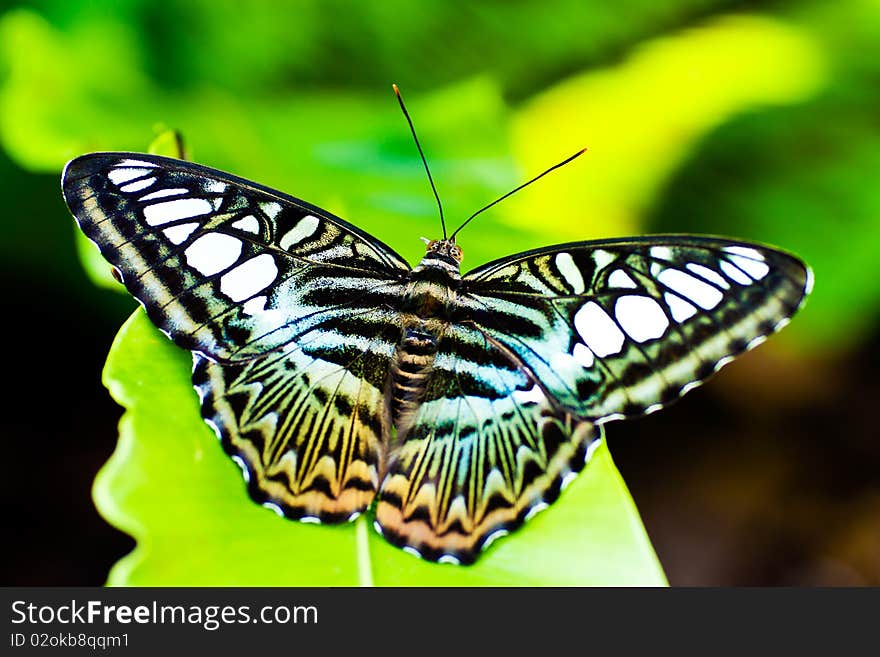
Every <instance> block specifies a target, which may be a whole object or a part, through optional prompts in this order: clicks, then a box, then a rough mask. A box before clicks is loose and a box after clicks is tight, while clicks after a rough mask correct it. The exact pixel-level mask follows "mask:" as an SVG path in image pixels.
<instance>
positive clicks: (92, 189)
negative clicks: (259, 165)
mask: <svg viewBox="0 0 880 657" xmlns="http://www.w3.org/2000/svg"><path fill="white" fill-rule="evenodd" d="M63 191H64V196H65V199H66V200H67V203H68V205H69V206H70V208H71V210H72V211H73V214H74V216H75V217H76V218H77V221H78V222H79V225H80V228H81V229H82V230H83V232H84V233H85V234H86V235H87V236H88V237H89V238H90V239H91V240H92V241H94V242H95V243H96V244H97V245H98V248H99V249H100V250H101V253H102V254H103V256H104V257H105V258H106V259H107V260H108V261H109V262H110V263H111V264H112V265H113V266H114V267H115V268H116V269H117V271H118V272H119V273H120V274H121V277H122V280H123V282H124V283H125V286H126V287H127V288H128V290H129V291H130V292H131V293H132V294H133V295H134V296H135V297H136V298H137V299H138V300H139V301H140V302H141V304H143V306H144V307H145V309H146V311H147V314H148V315H149V317H150V319H151V320H152V321H153V323H155V324H156V326H158V327H159V328H160V329H161V330H163V331H164V332H165V333H166V335H168V336H169V337H170V338H171V339H172V340H174V342H175V343H176V344H178V345H179V346H181V347H183V348H185V349H189V350H192V351H198V352H200V353H202V354H204V355H205V356H207V357H209V358H211V359H213V360H217V361H222V362H234V361H242V360H248V359H250V358H253V357H254V356H258V355H260V354H263V353H265V352H267V351H270V350H272V349H276V348H279V347H281V346H283V345H286V344H288V343H290V342H291V341H293V340H296V339H298V338H299V336H301V335H303V334H305V333H307V332H308V331H310V330H311V329H313V328H314V327H319V326H328V325H332V326H333V328H334V330H335V331H336V332H340V333H343V334H346V335H348V334H357V333H359V332H360V331H361V330H362V327H361V323H362V320H363V318H364V314H365V313H368V312H369V311H371V310H373V309H375V308H377V307H381V306H382V305H383V304H386V303H387V302H388V301H389V299H391V300H393V299H395V298H396V297H398V296H399V295H400V293H401V290H402V287H401V285H400V281H401V279H402V278H403V277H404V276H405V275H406V273H407V272H408V271H409V266H408V265H407V264H406V262H405V261H403V260H402V259H401V258H400V257H399V256H398V255H396V254H395V253H394V252H393V251H391V249H389V248H388V247H386V246H384V245H382V244H381V243H379V242H378V241H376V240H374V239H373V238H370V237H369V236H367V235H365V234H363V233H361V232H360V231H359V230H358V229H356V228H355V227H354V226H351V225H350V224H347V223H346V222H344V221H343V220H342V219H339V218H338V217H334V216H333V215H330V214H329V213H327V212H325V211H323V210H320V209H319V208H316V207H314V206H311V205H309V204H307V203H305V202H303V201H300V200H299V199H295V198H293V197H290V196H287V195H284V194H281V193H280V192H275V191H273V190H270V189H267V188H263V187H260V186H258V185H255V184H254V183H251V182H248V181H246V180H243V179H240V178H236V177H234V176H230V175H229V174H226V173H222V172H220V171H216V170H214V169H209V168H207V167H202V166H199V165H195V164H192V163H189V162H183V161H180V160H174V159H171V158H164V157H157V156H149V155H141V154H125V153H116V154H112V153H97V154H92V155H85V156H83V157H80V158H77V159H75V160H73V161H72V162H71V163H70V164H68V166H67V169H66V170H65V173H64V183H63Z"/></svg>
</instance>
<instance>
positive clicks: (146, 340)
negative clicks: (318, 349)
mask: <svg viewBox="0 0 880 657" xmlns="http://www.w3.org/2000/svg"><path fill="white" fill-rule="evenodd" d="M104 381H105V385H106V386H107V387H108V389H109V390H110V392H111V393H112V395H113V397H114V398H115V399H116V400H117V401H118V402H119V403H120V404H121V405H123V406H124V407H125V408H126V413H125V415H124V416H123V418H122V421H121V423H120V439H119V445H118V447H117V449H116V451H115V452H114V454H113V456H112V457H111V459H110V460H109V461H108V463H107V464H106V466H105V467H104V468H103V469H102V470H101V472H100V473H99V475H98V477H97V479H96V480H95V487H94V498H95V503H96V505H97V507H98V509H99V511H100V512H101V513H102V514H103V515H104V517H105V518H107V519H108V521H110V522H111V523H112V524H113V525H115V526H116V527H118V528H120V529H121V530H123V531H125V532H127V533H129V534H131V535H132V536H134V537H135V539H137V547H136V549H135V550H134V551H133V552H132V553H131V554H129V555H128V556H126V557H125V558H123V559H122V560H121V561H120V562H119V563H117V564H116V566H115V567H114V568H113V570H112V571H111V573H110V577H109V579H108V583H109V584H112V585H146V584H149V585H299V586H342V585H349V586H355V585H358V584H375V585H381V586H385V585H389V586H391V585H394V586H408V585H449V586H476V585H664V584H665V583H666V581H665V578H664V575H663V572H662V570H661V568H660V565H659V563H658V561H657V558H656V555H655V554H654V552H653V549H652V548H651V545H650V543H649V541H648V538H647V536H646V534H645V530H644V527H643V526H642V523H641V521H640V519H639V516H638V513H637V511H636V509H635V507H634V505H633V503H632V500H631V498H630V496H629V494H628V492H627V490H626V487H625V485H624V483H623V481H622V479H621V477H620V475H619V474H618V472H617V470H616V469H615V467H614V464H613V462H612V460H611V456H610V455H609V453H608V451H607V450H606V449H605V447H604V446H602V447H600V448H599V449H598V450H597V451H596V453H595V455H594V456H593V460H592V461H591V463H590V464H589V465H588V466H587V468H586V469H585V471H584V472H583V473H582V474H581V475H580V476H579V477H578V478H577V479H576V480H575V482H574V483H573V484H572V485H571V486H570V487H569V488H568V489H567V490H566V491H565V492H564V493H563V495H562V496H561V498H560V499H559V501H557V502H556V503H555V504H553V505H552V506H551V507H550V508H549V509H548V510H546V511H544V512H543V513H541V514H539V515H538V516H536V517H535V518H534V519H532V520H531V521H529V522H528V523H527V524H526V525H525V526H524V527H523V528H521V529H520V530H518V531H517V532H515V533H513V534H512V535H511V536H508V537H506V538H504V539H502V540H499V541H498V542H497V543H496V544H494V545H493V546H492V547H491V548H490V549H489V550H488V551H487V552H486V553H485V554H484V555H483V556H482V557H481V558H480V559H479V560H478V562H477V563H476V564H475V565H473V566H466V567H465V566H452V565H438V564H432V563H428V562H424V561H420V560H418V559H416V558H415V557H412V556H410V555H409V554H407V553H405V552H403V551H402V550H399V549H397V548H395V547H393V546H391V545H389V544H388V543H386V542H385V541H384V540H383V539H382V538H381V537H380V536H378V535H377V534H376V533H375V532H374V531H373V529H372V528H371V527H370V526H369V523H368V521H367V520H363V519H362V520H361V521H359V522H358V523H356V524H355V525H345V526H339V527H327V526H314V525H306V524H302V523H297V522H292V521H289V520H286V519H283V518H279V517H278V516H276V515H275V514H274V513H273V512H271V511H269V510H267V509H265V508H263V507H261V506H259V505H257V504H255V503H254V502H252V501H251V500H250V498H249V497H248V495H247V492H246V490H245V486H244V483H243V482H242V478H241V473H240V472H239V470H238V468H237V467H236V466H235V464H234V463H233V462H232V461H231V460H230V459H229V458H228V457H227V456H226V455H225V454H224V453H223V450H222V448H221V447H220V445H219V444H218V443H217V439H216V438H215V437H214V434H213V433H212V432H211V431H210V430H209V429H208V427H207V425H205V424H204V422H202V420H201V417H200V415H199V410H198V399H197V396H196V394H195V392H194V390H193V388H192V385H191V383H190V356H189V354H188V353H187V352H185V351H182V350H180V349H178V348H177V347H175V346H174V345H173V344H172V343H171V342H170V341H168V340H167V339H166V338H164V337H163V336H162V335H161V333H159V332H158V331H157V330H156V329H155V328H154V327H153V326H152V324H150V322H149V321H148V319H147V318H146V315H145V314H144V313H143V312H142V311H140V310H139V311H137V312H136V313H135V314H134V315H132V317H131V318H130V319H129V321H128V322H127V323H126V324H125V325H124V326H123V328H122V329H121V330H120V332H119V335H118V336H117V338H116V341H115V342H114V344H113V347H112V349H111V352H110V355H109V358H108V360H107V366H106V369H105V372H104Z"/></svg>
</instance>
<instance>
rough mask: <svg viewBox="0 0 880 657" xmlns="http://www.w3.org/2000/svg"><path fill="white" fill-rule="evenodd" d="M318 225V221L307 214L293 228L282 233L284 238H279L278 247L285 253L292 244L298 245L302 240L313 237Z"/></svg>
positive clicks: (319, 222)
mask: <svg viewBox="0 0 880 657" xmlns="http://www.w3.org/2000/svg"><path fill="white" fill-rule="evenodd" d="M320 224H321V221H320V219H318V218H317V217H315V216H313V215H310V214H307V215H306V216H305V217H303V218H302V219H300V220H299V221H297V222H296V225H295V226H294V227H293V228H291V229H290V230H289V231H287V232H286V233H284V237H282V238H281V241H280V242H279V246H281V248H282V249H284V250H285V251H286V250H287V249H289V248H290V247H291V246H293V245H294V244H299V243H300V242H302V241H303V240H304V239H306V238H309V237H311V236H312V235H314V234H315V231H316V230H318V226H319V225H320Z"/></svg>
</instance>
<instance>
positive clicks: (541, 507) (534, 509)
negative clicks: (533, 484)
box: [525, 502, 548, 520]
mask: <svg viewBox="0 0 880 657" xmlns="http://www.w3.org/2000/svg"><path fill="white" fill-rule="evenodd" d="M547 506H548V504H547V503H546V502H538V503H537V504H535V506H533V507H532V508H531V509H529V512H528V513H527V514H526V517H525V520H531V519H532V518H534V517H535V516H536V515H538V514H539V513H541V511H543V510H544V509H546V508H547Z"/></svg>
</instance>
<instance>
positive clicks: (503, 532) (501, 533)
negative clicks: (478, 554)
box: [482, 529, 510, 550]
mask: <svg viewBox="0 0 880 657" xmlns="http://www.w3.org/2000/svg"><path fill="white" fill-rule="evenodd" d="M509 533H510V532H508V531H507V530H506V529H496V530H495V531H494V532H492V533H491V534H489V535H488V536H487V537H486V540H485V541H483V548H482V549H484V550H485V549H486V548H488V547H489V546H490V545H492V543H494V542H495V541H497V540H498V539H499V538H501V537H502V536H507V534H509Z"/></svg>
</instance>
